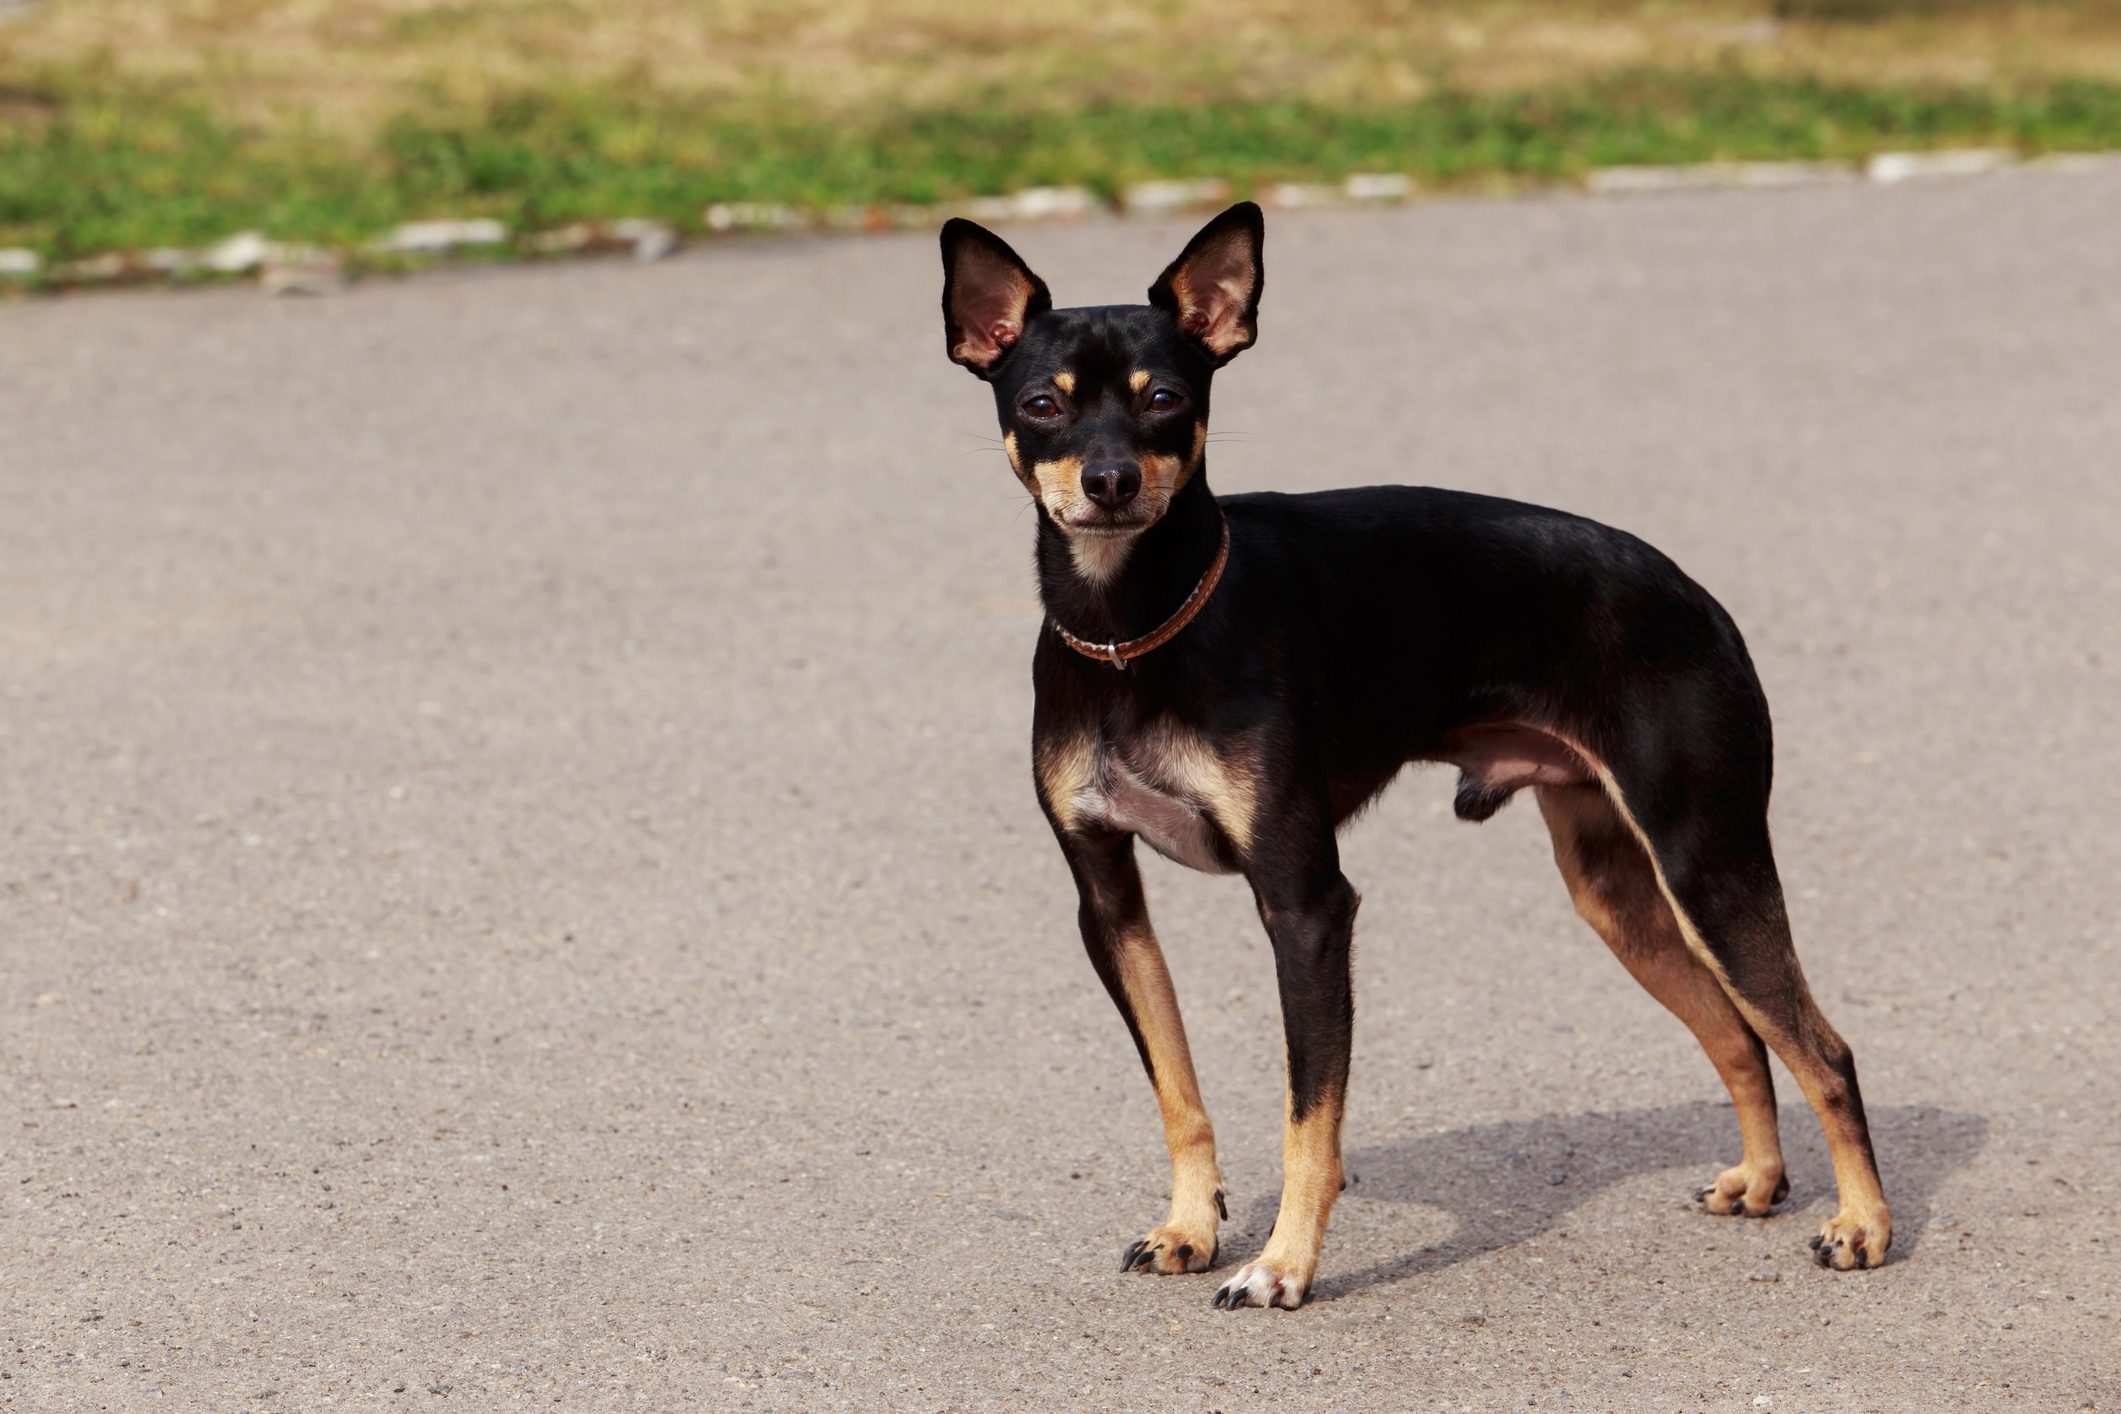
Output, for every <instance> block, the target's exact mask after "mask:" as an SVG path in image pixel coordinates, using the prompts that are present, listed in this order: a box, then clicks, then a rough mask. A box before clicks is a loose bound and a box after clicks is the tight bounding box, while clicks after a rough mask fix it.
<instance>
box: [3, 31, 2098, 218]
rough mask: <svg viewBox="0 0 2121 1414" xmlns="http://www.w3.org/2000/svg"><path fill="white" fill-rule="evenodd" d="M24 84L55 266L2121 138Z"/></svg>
mask: <svg viewBox="0 0 2121 1414" xmlns="http://www.w3.org/2000/svg"><path fill="white" fill-rule="evenodd" d="M11 99H12V102H13V103H14V105H15V107H16V108H17V110H21V109H23V108H25V107H27V108H28V109H30V111H32V112H34V113H35V114H36V115H37V116H36V117H35V119H34V120H33V121H15V122H11V123H9V124H8V126H7V127H6V128H5V129H4V130H0V246H7V245H23V246H29V247H32V248H34V249H37V250H39V251H40V252H42V253H44V254H45V255H46V256H48V257H50V258H53V259H58V260H66V259H75V258H79V257H83V256H87V255H92V254H95V253H98V252H102V251H109V250H141V249H146V248H150V247H153V246H161V245H200V244H204V243H206V242H209V241H212V240H214V239H217V238H219V237H222V236H225V235H228V234H229V233H231V232H234V231H237V230H242V229H247V228H256V229H261V230H264V231H267V232H268V233H270V234H271V235H273V236H275V237H277V238H281V239H287V240H300V241H313V242H319V243H324V244H336V245H348V244H354V243H358V242H360V241H362V240H365V239H368V238H371V237H373V236H374V235H375V234H377V233H378V232H380V231H383V230H385V229H387V228H388V227H389V226H391V225H392V224H393V223H395V222H397V221H401V220H410V219H417V218H421V217H430V216H437V215H464V216H496V217H499V218H501V219H503V220H505V221H507V222H509V223H510V224H511V225H513V226H514V227H515V228H516V229H518V230H520V231H532V230H538V229H542V228H548V227H551V226H555V225H559V224H562V223H565V222H568V221H573V220H582V219H593V218H598V217H618V216H632V215H648V216H656V217H660V218H662V219H663V220H666V221H668V222H671V223H672V224H674V225H676V226H677V227H679V228H680V229H685V230H696V229H698V227H699V224H700V219H701V211H702V208H703V207H704V206H705V205H707V204H708V203H710V202H716V201H760V202H787V203H793V204H798V205H808V206H830V205H837V204H842V203H862V202H935V201H947V200H950V199H954V198H961V197H968V196H976V195H986V194H993V193H998V192H1004V191H1008V190H1012V189H1017V188H1021V187H1024V186H1029V185H1049V184H1050V185H1081V186H1087V187H1090V188H1092V189H1095V190H1097V191H1100V192H1103V193H1106V194H1111V193H1114V192H1116V191H1118V190H1119V189H1120V188H1122V187H1123V186H1125V185H1126V184H1128V183H1130V182H1134V181H1138V180H1143V179H1148V178H1155V177H1184V176H1204V175H1205V176H1220V177H1227V178H1230V179H1231V180H1233V181H1235V182H1236V183H1238V184H1239V185H1240V187H1258V186H1260V185H1263V184H1266V183H1269V182H1274V181H1282V180H1320V179H1325V180H1330V179H1334V178H1338V177H1342V176H1345V175H1347V174H1349V173H1351V172H1358V171H1396V172H1409V173H1412V174H1414V175H1415V176H1416V177H1418V178H1420V179H1421V180H1423V181H1424V182H1426V183H1428V184H1430V185H1434V186H1442V187H1449V186H1462V185H1467V184H1474V183H1480V182H1484V181H1489V180H1494V179H1525V178H1531V179H1565V178H1569V177H1573V176H1576V175H1579V174H1581V173H1582V172H1584V171H1586V170H1588V169H1590V168H1593V167H1601V166H1610V165H1614V164H1620V163H1658V162H1695V161H1705V160H1711V159H1766V158H1792V157H1795V158H1856V157H1861V156H1864V155H1866V154H1868V153H1871V152H1875V151H1878V150H1881V149H1886V148H1903V147H1929V146H1937V145H1958V144H1983V145H1990V144H1993V145H1999V146H2010V147H2016V148H2020V149H2024V150H2027V151H2046V150H2070V149H2097V148H2111V147H2121V83H2116V82H2110V81H2105V80H2097V79H2063V80H2058V81H2054V82H2051V83H2047V84H2044V85H2039V86H2036V87H2032V88H2030V89H2025V90H2016V91H1990V90H1979V89H1976V90H1967V89H1954V88H1949V87H1941V86H1928V87H1885V88H1872V87H1863V86H1857V85H1852V84H1843V83H1832V82H1827V81H1823V80H1819V79H1810V78H1782V77H1775V76H1764V75H1755V74H1746V73H1743V72H1737V71H1727V72H1720V73H1699V74H1675V73H1667V72H1658V71H1644V72H1630V73H1623V74H1617V75H1610V76H1604V77H1600V78H1595V79H1591V80H1588V81H1584V82H1580V83H1576V84H1572V85H1569V86H1566V87H1558V88H1545V89H1536V90H1532V91H1523V92H1502V93H1494V92H1481V91H1455V90H1445V91H1439V92H1435V93H1431V94H1429V95H1427V96H1424V97H1421V98H1417V99H1414V100H1411V101H1408V102H1403V103H1398V104H1383V105H1374V104H1373V105H1348V106H1337V105H1332V104H1328V103H1322V102H1319V101H1316V100H1304V99H1287V100H1280V99H1247V98H1233V99H1229V100H1226V101H1222V102H1217V103H1211V104H1191V103H1139V102H1120V101H1103V102H1097V103H1093V104H1090V105H1088V106H1084V107H1081V108H1071V109H1030V110H1025V109H1020V108H1018V109H1012V108H1011V107H1009V106H1008V105H1007V104H1006V103H1005V102H1003V101H1002V100H1001V99H1000V98H999V97H996V98H992V99H990V100H988V101H979V102H967V103H964V104H962V105H959V106H952V107H946V108H932V109H922V110H912V111H907V110H902V109H893V108H885V109H879V110H876V111H872V112H869V113H866V114H861V115H854V116H840V117H836V118H830V119H828V118H826V117H823V116H821V115H818V114H816V113H814V112H811V111H809V110H807V109H805V108H802V107H799V106H796V105H785V106H780V107H775V106H773V105H761V104H750V105H746V106H744V107H742V108H737V107H736V106H735V105H717V104H707V105H702V104H699V103H697V102H694V101H691V100H690V99H688V98H686V97H683V96H679V95H675V94H669V93H662V92H658V91H657V90H655V89H653V88H650V87H644V86H642V85H640V84H627V83H621V82H616V81H614V82H608V83H602V84H596V85H580V86H573V87H567V88H560V89H546V90H540V91H533V92H517V93H503V94H499V95H495V96H493V97H491V98H488V99H486V100H483V101H481V102H478V103H475V104H465V103H461V102H451V101H448V100H445V99H443V98H441V97H440V96H431V97H430V98H428V99H427V100H426V101H424V102H423V103H422V104H421V105H420V106H419V107H417V108H415V109H414V110H412V111H409V112H406V113H403V114H401V115H399V116H398V117H397V118H395V119H393V120H391V121H390V122H388V123H387V124H385V125H383V127H382V128H381V129H380V131H379V132H377V133H376V134H375V135H374V136H373V138H372V139H369V140H365V141H356V140H353V139H350V138H347V137H345V136H344V135H327V134H325V133H322V132H319V131H313V130H312V131H303V130H300V129H295V130H272V129H263V128H245V127H243V126H240V125H238V124H235V123H232V122H230V121H228V120H227V119H225V118H222V117H218V116H216V115H215V114H213V113H212V112H210V111H209V110H208V109H207V108H205V107H204V106H202V105H200V104H199V103H197V102H196V101H193V100H189V99H187V98H185V97H183V96H172V95H168V94H158V93H156V92H155V91H153V90H151V89H150V90H134V91H131V92H121V93H110V92H100V91H96V90H86V91H83V90H69V89H66V88H62V87H58V86H53V87H50V88H46V89H38V90H28V91H24V90H17V91H16V92H15V93H14V94H13V95H11Z"/></svg>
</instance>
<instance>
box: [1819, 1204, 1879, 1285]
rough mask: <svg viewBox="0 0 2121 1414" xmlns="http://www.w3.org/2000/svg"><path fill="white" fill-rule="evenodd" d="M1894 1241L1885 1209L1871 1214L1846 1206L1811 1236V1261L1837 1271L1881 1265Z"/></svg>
mask: <svg viewBox="0 0 2121 1414" xmlns="http://www.w3.org/2000/svg"><path fill="white" fill-rule="evenodd" d="M1892 1241H1893V1220H1892V1218H1891V1216H1890V1215H1888V1214H1887V1212H1886V1210H1885V1209H1884V1208H1882V1207H1880V1208H1877V1209H1874V1210H1872V1211H1871V1212H1868V1213H1857V1212H1851V1211H1850V1210H1849V1209H1847V1208H1843V1209H1842V1210H1841V1211H1840V1212H1838V1213H1836V1214H1834V1216H1833V1217H1831V1218H1828V1219H1827V1222H1826V1226H1825V1227H1823V1228H1821V1229H1820V1230H1819V1235H1818V1236H1817V1237H1815V1238H1813V1239H1812V1260H1814V1261H1816V1262H1817V1263H1818V1264H1819V1265H1820V1266H1822V1267H1831V1268H1833V1269H1834V1270H1835V1271H1837V1272H1854V1271H1864V1270H1867V1269H1869V1268H1871V1267H1882V1266H1884V1265H1885V1249H1886V1248H1887V1247H1889V1246H1891V1245H1892Z"/></svg>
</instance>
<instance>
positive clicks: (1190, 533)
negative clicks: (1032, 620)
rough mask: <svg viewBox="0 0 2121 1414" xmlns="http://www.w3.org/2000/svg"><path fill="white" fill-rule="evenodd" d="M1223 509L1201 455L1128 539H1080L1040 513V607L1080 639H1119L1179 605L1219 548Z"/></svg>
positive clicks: (1149, 628)
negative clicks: (1158, 511)
mask: <svg viewBox="0 0 2121 1414" xmlns="http://www.w3.org/2000/svg"><path fill="white" fill-rule="evenodd" d="M1222 537H1223V512H1222V507H1221V506H1219V505H1217V504H1216V501H1215V494H1214V493H1213V492H1211V491H1210V490H1209V489H1208V468H1207V464H1206V462H1205V461H1204V462H1203V463H1202V464H1201V465H1200V466H1197V467H1195V468H1194V471H1193V475H1192V476H1191V477H1189V478H1188V479H1187V481H1186V484H1185V485H1184V486H1183V487H1181V488H1180V489H1179V492H1178V494H1177V495H1176V496H1174V497H1172V498H1171V505H1170V508H1169V509H1168V510H1166V511H1165V512H1164V514H1163V516H1162V517H1161V518H1160V519H1159V520H1158V521H1157V522H1156V524H1154V525H1152V526H1150V527H1149V528H1148V529H1147V530H1145V531H1143V532H1142V533H1141V534H1139V535H1137V536H1135V537H1134V538H1133V539H1132V540H1131V541H1117V540H1101V541H1092V542H1080V541H1075V540H1071V538H1070V537H1069V535H1068V533H1067V532H1066V531H1064V530H1062V529H1061V528H1060V527H1059V526H1057V525H1055V524H1054V523H1053V521H1052V518H1051V517H1049V516H1047V515H1045V514H1044V513H1043V512H1041V513H1040V515H1039V522H1038V589H1039V597H1040V598H1041V599H1043V600H1044V601H1045V605H1046V612H1047V613H1048V614H1050V615H1051V616H1052V617H1053V619H1054V621H1055V622H1057V623H1059V624H1060V625H1061V626H1062V627H1064V628H1066V629H1067V630H1068V631H1069V632H1070V633H1073V634H1075V635H1076V636H1077V637H1079V638H1087V639H1090V640H1092V641H1093V642H1099V643H1112V642H1125V641H1126V640H1128V639H1131V638H1139V637H1141V636H1142V635H1143V634H1146V633H1150V632H1153V631H1154V630H1155V629H1156V628H1157V627H1158V626H1159V625H1161V624H1162V623H1163V622H1164V620H1166V619H1168V618H1170V617H1171V615H1172V614H1174V613H1176V612H1177V611H1178V608H1179V606H1180V605H1181V604H1183V603H1184V602H1185V600H1186V596H1187V595H1189V594H1191V593H1192V592H1193V589H1194V586H1195V585H1197V584H1199V583H1200V580H1201V576H1202V575H1204V574H1206V573H1207V571H1208V566H1209V565H1210V564H1212V563H1213V562H1214V560H1215V555H1216V552H1217V551H1218V550H1219V549H1221V547H1222Z"/></svg>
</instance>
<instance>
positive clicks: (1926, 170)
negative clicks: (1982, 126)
mask: <svg viewBox="0 0 2121 1414" xmlns="http://www.w3.org/2000/svg"><path fill="white" fill-rule="evenodd" d="M2017 160H2018V154H2017V153H2015V152H2012V151H2010V150H2009V149H2008V148H2002V147H1958V148H1947V149H1946V150H1944V151H1942V152H1881V153H1879V154H1878V155H1877V156H1876V157H1873V158H1872V159H1871V160H1870V161H1869V162H1868V163H1867V164H1865V166H1864V169H1863V173H1864V175H1865V176H1867V177H1869V178H1870V179H1871V180H1872V181H1874V182H1881V183H1886V184H1891V183H1893V182H1911V181H1919V180H1922V179H1924V178H1929V177H1975V176H1979V175H1981V174H1982V173H1984V172H1997V171H2001V170H2002V169H2003V168H2005V167H2008V166H2010V165H2012V164H2013V163H2015V162H2016V161H2017Z"/></svg>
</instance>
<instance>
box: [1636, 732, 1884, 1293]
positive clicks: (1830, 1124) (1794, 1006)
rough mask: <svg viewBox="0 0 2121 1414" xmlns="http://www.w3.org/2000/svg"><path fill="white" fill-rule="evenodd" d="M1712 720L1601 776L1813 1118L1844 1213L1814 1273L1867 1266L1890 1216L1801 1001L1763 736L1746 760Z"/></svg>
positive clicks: (1803, 991) (1833, 1058)
mask: <svg viewBox="0 0 2121 1414" xmlns="http://www.w3.org/2000/svg"><path fill="white" fill-rule="evenodd" d="M1723 720H1724V722H1725V728H1724V730H1722V731H1720V732H1716V733H1710V732H1701V733H1694V734H1686V735H1682V734H1678V733H1673V734H1668V735H1667V736H1666V738H1665V746H1666V753H1665V754H1661V755H1650V754H1647V753H1644V752H1639V751H1628V752H1624V753H1623V754H1622V757H1621V759H1619V760H1613V761H1609V762H1608V763H1606V770H1604V771H1602V772H1601V776H1602V779H1603V783H1604V784H1605V786H1606V789H1607V791H1608V794H1609V797H1610V798H1611V800H1612V802H1613V805H1614V808H1615V809H1616V810H1617V811H1618V813H1619V814H1620V816H1621V818H1622V819H1623V820H1624V821H1625V822H1626V823H1627V824H1628V825H1629V828H1630V829H1631V830H1632V831H1633V832H1635V833H1637V835H1638V837H1639V839H1640V840H1641V842H1642V844H1643V847H1644V848H1645V849H1646V850H1647V851H1648V853H1649V856H1650V858H1651V861H1652V863H1653V866H1654V867H1655V869H1656V871H1657V882H1658V885H1659V888H1660V889H1661V890H1662V892H1663V893H1664V896H1665V899H1666V901H1667V902H1668V903H1670V904H1671V906H1672V913H1673V918H1674V921H1675V922H1676V923H1677V924H1678V927H1679V930H1680V933H1681V935H1682V936H1683V937H1684V938H1685V939H1686V943H1687V947H1688V950H1689V951H1691V952H1692V953H1693V954H1694V956H1695V957H1696V958H1698V959H1699V960H1700V961H1701V963H1702V965H1703V966H1704V967H1706V968H1707V969H1708V971H1709V972H1710V973H1711V974H1712V975H1713V976H1714V977H1715V978H1716V980H1717V982H1718V983H1720V984H1721V985H1722V987H1723V990H1724V992H1725V994H1726V995H1728V996H1729V997H1730V999H1731V1001H1732V1002H1733V1003H1735V1004H1736V1006H1737V1008H1738V1010H1739V1012H1740V1014H1741V1015H1743V1016H1744V1017H1745V1020H1746V1024H1747V1025H1749V1026H1751V1027H1752V1029H1753V1031H1754V1032H1755V1033H1756V1034H1757V1035H1759V1036H1760V1038H1761V1039H1762V1040H1764V1041H1766V1042H1767V1043H1768V1045H1769V1046H1771V1047H1773V1048H1774V1051H1775V1054H1776V1055H1778V1056H1780V1057H1782V1063H1783V1064H1784V1065H1786V1066H1788V1067H1789V1068H1790V1073H1791V1074H1792V1075H1794V1076H1795V1077H1796V1078H1797V1083H1798V1085H1800V1086H1801V1087H1803V1089H1804V1096H1805V1098H1806V1099H1807V1100H1809V1101H1811V1105H1812V1110H1813V1112H1814V1113H1815V1114H1817V1115H1818V1116H1819V1125H1820V1128H1821V1129H1823V1130H1824V1131H1825V1132H1826V1142H1827V1147H1828V1148H1829V1149H1830V1150H1831V1151H1832V1154H1833V1159H1834V1181H1835V1184H1836V1186H1837V1187H1838V1188H1839V1189H1840V1194H1841V1210H1840V1211H1839V1212H1838V1213H1836V1214H1835V1215H1834V1216H1833V1217H1832V1218H1830V1219H1828V1220H1827V1222H1826V1224H1825V1226H1824V1228H1823V1229H1822V1230H1821V1231H1820V1234H1819V1236H1818V1237H1817V1238H1816V1239H1814V1241H1813V1250H1814V1251H1815V1252H1816V1253H1817V1254H1818V1260H1819V1262H1820V1264H1821V1265H1822V1266H1830V1267H1833V1268H1835V1269H1837V1270H1840V1271H1849V1270H1852V1269H1860V1268H1865V1267H1876V1266H1879V1265H1881V1264H1883V1263H1884V1261H1885V1252H1886V1248H1887V1246H1888V1245H1889V1244H1890V1243H1891V1241H1892V1232H1893V1228H1892V1216H1891V1213H1890V1211H1889V1210H1888V1209H1887V1207H1886V1202H1885V1192H1884V1189H1883V1188H1882V1187H1881V1185H1880V1184H1879V1182H1878V1161H1877V1158H1876V1156H1875V1155H1874V1154H1873V1152H1872V1149H1871V1135H1870V1126H1869V1124H1868V1123H1867V1121H1866V1120H1865V1118H1864V1112H1863V1094H1862V1091H1861V1090H1860V1089H1858V1087H1857V1084H1856V1062H1855V1057H1854V1056H1853V1054H1852V1053H1851V1052H1850V1050H1849V1047H1848V1043H1847V1042H1846V1041H1843V1040H1842V1039H1841V1036H1840V1034H1839V1033H1838V1032H1836V1031H1835V1030H1834V1028H1833V1026H1832V1025H1831V1024H1830V1023H1829V1022H1828V1021H1827V1019H1826V1017H1825V1015H1824V1014H1822V1013H1821V1012H1820V1010H1819V1004H1818V1003H1817V1002H1816V1001H1814V1000H1813V999H1812V992H1811V988H1810V987H1809V986H1807V985H1806V984H1805V980H1804V969H1803V968H1802V967H1800V966H1799V965H1798V963H1797V952H1796V948H1795V946H1794V945H1793V944H1792V942H1791V941H1790V924H1789V914H1788V912H1787V910H1786V909H1785V907H1784V904H1783V898H1782V883H1781V880H1780V878H1779V877H1778V875H1777V873H1776V870H1775V857H1774V853H1773V851H1772V849H1771V848H1770V846H1769V842H1768V825H1767V772H1766V760H1767V757H1766V750H1765V738H1764V736H1763V737H1762V738H1761V740H1760V741H1759V742H1758V743H1757V747H1758V749H1757V751H1756V750H1753V749H1744V750H1740V749H1735V748H1734V747H1733V746H1732V744H1731V743H1732V742H1733V740H1734V739H1736V740H1737V741H1738V742H1741V743H1742V742H1744V736H1743V734H1742V733H1740V732H1738V731H1737V730H1736V728H1735V726H1734V725H1733V723H1732V720H1731V718H1730V717H1729V716H1728V715H1726V716H1725V717H1724V719H1723ZM1761 721H1762V723H1763V726H1764V723H1765V712H1764V710H1763V712H1762V715H1761Z"/></svg>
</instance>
